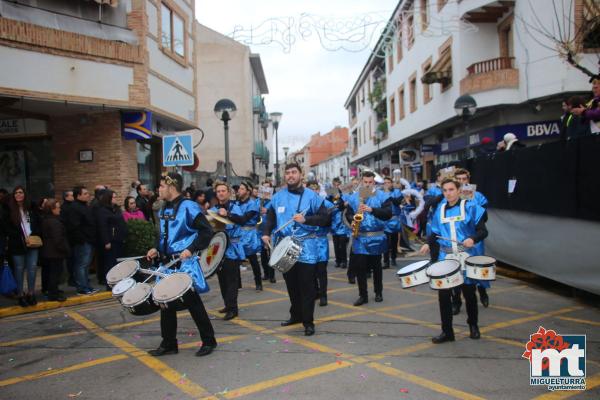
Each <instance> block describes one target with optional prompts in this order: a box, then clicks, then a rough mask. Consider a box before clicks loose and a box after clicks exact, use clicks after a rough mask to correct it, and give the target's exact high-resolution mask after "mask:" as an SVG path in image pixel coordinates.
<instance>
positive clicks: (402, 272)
mask: <svg viewBox="0 0 600 400" xmlns="http://www.w3.org/2000/svg"><path fill="white" fill-rule="evenodd" d="M427 264H429V260H423V261H417V262H414V263H412V264H408V265H407V266H406V267H402V268H400V269H399V270H398V272H396V274H397V275H408V274H410V273H412V272H414V271H416V270H418V269H421V268H423V267H424V266H426V265H427Z"/></svg>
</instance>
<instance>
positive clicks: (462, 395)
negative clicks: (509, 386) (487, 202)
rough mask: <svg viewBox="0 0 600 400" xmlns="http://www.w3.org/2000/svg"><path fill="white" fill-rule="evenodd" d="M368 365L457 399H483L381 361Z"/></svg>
mask: <svg viewBox="0 0 600 400" xmlns="http://www.w3.org/2000/svg"><path fill="white" fill-rule="evenodd" d="M367 366H368V367H370V368H373V369H375V370H377V371H379V372H383V373H384V374H386V375H390V376H393V377H396V378H400V379H404V380H406V381H409V382H412V383H415V384H417V385H419V386H423V387H424V388H426V389H430V390H434V391H436V392H438V393H441V394H444V395H447V396H452V397H456V398H457V399H465V400H483V398H482V397H479V396H475V395H472V394H470V393H467V392H463V391H462V390H458V389H454V388H451V387H449V386H445V385H442V384H440V383H437V382H434V381H431V380H429V379H425V378H422V377H420V376H417V375H413V374H409V373H408V372H404V371H401V370H399V369H396V368H392V367H388V366H385V365H381V364H379V363H375V362H371V363H368V364H367Z"/></svg>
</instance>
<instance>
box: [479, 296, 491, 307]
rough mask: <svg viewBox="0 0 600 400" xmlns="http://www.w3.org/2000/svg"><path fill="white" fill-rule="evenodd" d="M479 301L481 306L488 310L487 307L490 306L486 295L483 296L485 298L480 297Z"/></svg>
mask: <svg viewBox="0 0 600 400" xmlns="http://www.w3.org/2000/svg"><path fill="white" fill-rule="evenodd" d="M480 300H481V304H483V306H484V307H485V308H488V307H489V305H490V299H489V297H488V296H487V295H485V296H481V297H480Z"/></svg>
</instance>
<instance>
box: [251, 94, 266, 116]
mask: <svg viewBox="0 0 600 400" xmlns="http://www.w3.org/2000/svg"><path fill="white" fill-rule="evenodd" d="M265 111H266V108H265V101H264V100H263V98H262V97H261V96H253V97H252V112H253V113H254V114H262V113H264V112H265Z"/></svg>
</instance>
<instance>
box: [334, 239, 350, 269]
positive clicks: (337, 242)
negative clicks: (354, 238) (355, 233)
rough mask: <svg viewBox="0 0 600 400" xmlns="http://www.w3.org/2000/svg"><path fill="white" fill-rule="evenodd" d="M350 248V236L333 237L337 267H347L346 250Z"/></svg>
mask: <svg viewBox="0 0 600 400" xmlns="http://www.w3.org/2000/svg"><path fill="white" fill-rule="evenodd" d="M347 247H348V236H338V235H333V252H334V253H335V265H336V267H337V266H338V265H342V264H343V265H346V264H347V263H348V255H347V254H346V253H347V251H346V248H347Z"/></svg>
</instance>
